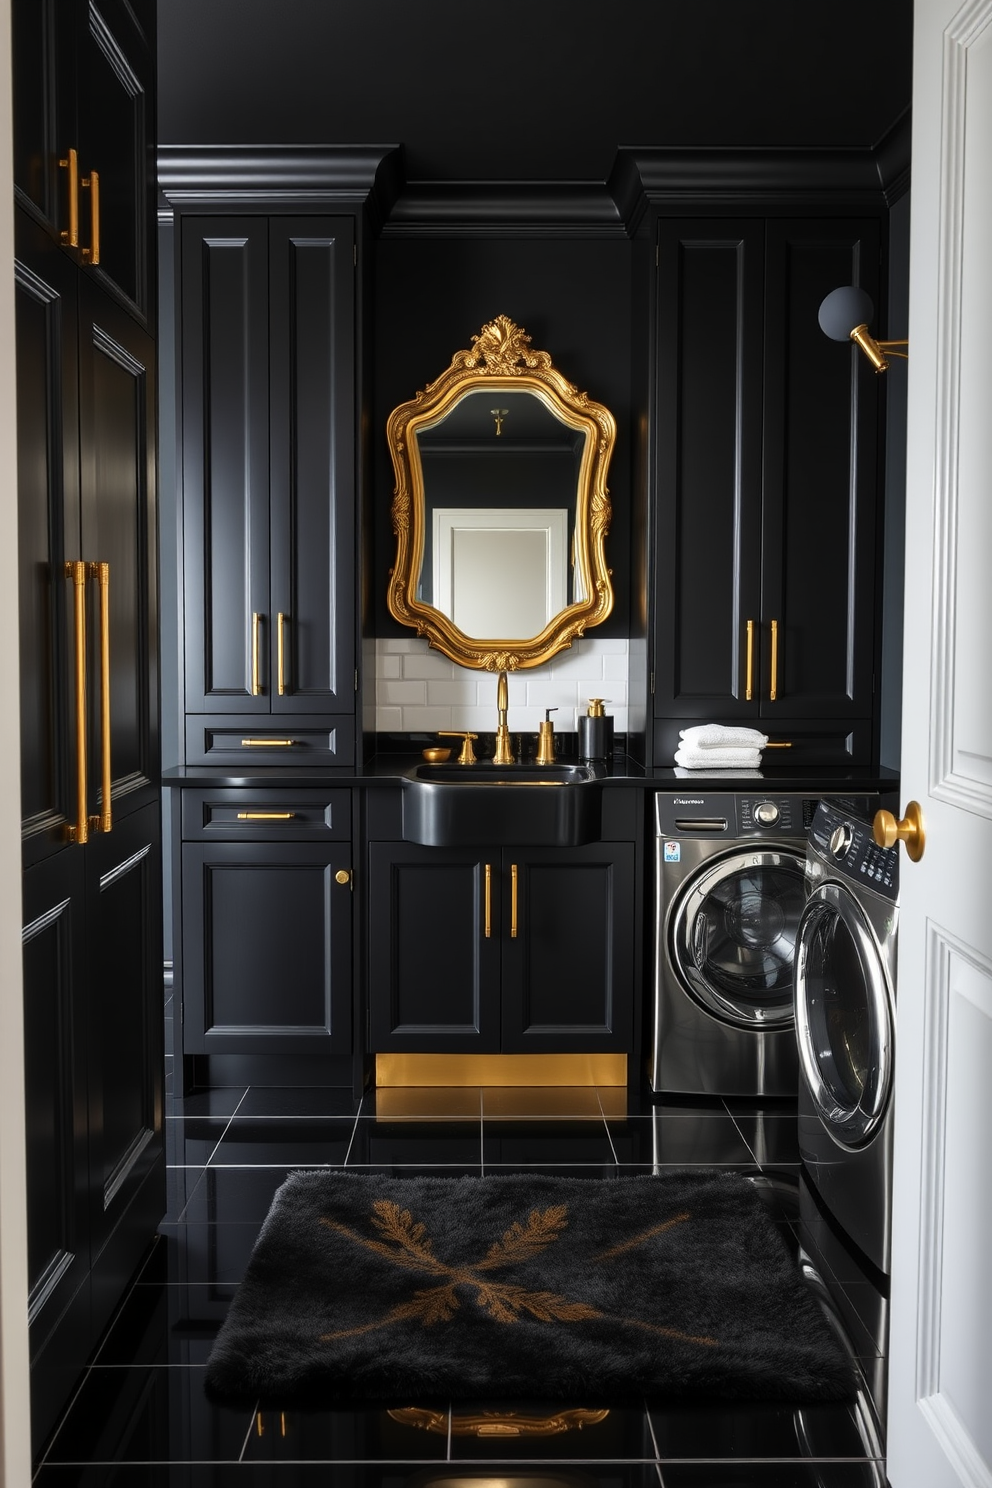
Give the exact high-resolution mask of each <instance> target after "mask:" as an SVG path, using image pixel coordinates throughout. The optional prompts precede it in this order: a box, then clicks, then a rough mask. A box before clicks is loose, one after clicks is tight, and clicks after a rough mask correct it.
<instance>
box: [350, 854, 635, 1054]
mask: <svg viewBox="0 0 992 1488" xmlns="http://www.w3.org/2000/svg"><path fill="white" fill-rule="evenodd" d="M369 872H370V883H369V897H370V903H371V904H372V905H373V906H374V907H375V915H376V922H375V926H374V928H373V931H372V934H371V936H370V948H369V978H370V992H369V1004H370V1028H371V1048H372V1050H373V1051H374V1052H377V1053H386V1052H390V1051H395V1052H401V1051H403V1052H411V1053H412V1052H417V1053H442V1052H446V1051H447V1052H450V1053H471V1052H478V1053H495V1052H501V1053H505V1054H509V1053H512V1054H519V1053H542V1054H543V1053H569V1052H575V1053H588V1052H597V1053H624V1054H626V1053H628V1052H630V1049H631V1039H632V1028H633V1017H634V1004H635V997H634V991H633V987H634V964H633V963H634V847H633V845H632V844H630V843H619V842H604V843H595V844H592V845H588V846H584V847H570V848H554V847H548V848H540V847H520V848H514V847H512V846H494V847H491V848H488V849H485V848H483V849H479V850H475V849H460V850H459V849H449V848H430V847H420V846H417V845H415V844H411V843H393V842H374V843H373V844H372V845H371V849H370V867H369Z"/></svg>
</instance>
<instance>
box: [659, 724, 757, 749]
mask: <svg viewBox="0 0 992 1488" xmlns="http://www.w3.org/2000/svg"><path fill="white" fill-rule="evenodd" d="M679 738H680V739H681V740H682V741H683V743H684V744H686V745H688V746H689V748H691V749H764V747H765V745H766V744H767V743H768V735H767V734H762V733H759V732H758V730H757V729H753V728H735V727H732V726H731V725H729V724H722V723H701V724H699V725H698V726H697V727H696V728H687V729H683V730H682V732H681V733H680V734H679Z"/></svg>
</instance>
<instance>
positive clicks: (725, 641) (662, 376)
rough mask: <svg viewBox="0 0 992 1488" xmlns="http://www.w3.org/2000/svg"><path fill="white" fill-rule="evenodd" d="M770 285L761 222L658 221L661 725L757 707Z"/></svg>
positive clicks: (747, 713)
mask: <svg viewBox="0 0 992 1488" xmlns="http://www.w3.org/2000/svg"><path fill="white" fill-rule="evenodd" d="M763 281H764V224H763V223H761V222H755V221H720V220H715V221H707V220H702V221H698V222H692V221H690V222H664V223H662V224H661V227H660V229H659V239H658V286H659V289H658V383H657V454H656V459H657V466H656V481H655V484H656V492H657V496H656V503H657V505H656V520H655V530H656V545H655V595H656V599H655V604H656V627H657V630H656V636H657V639H656V646H655V712H656V713H657V714H658V715H659V716H662V717H669V716H674V717H690V718H695V719H696V720H697V721H702V720H704V719H707V718H714V719H719V720H720V721H721V722H727V723H729V722H733V721H734V720H737V719H740V720H746V719H748V718H749V717H751V715H753V714H756V712H757V702H756V699H757V692H756V690H755V689H756V683H757V679H756V676H755V666H756V641H755V633H756V629H757V627H758V626H759V624H760V619H761V613H760V605H761V409H762V399H761V375H762V353H763V338H764V328H763V293H764V282H763ZM749 635H750V636H751V638H752V652H751V669H750V679H749V670H748V637H749ZM749 680H750V686H749ZM749 693H750V696H749Z"/></svg>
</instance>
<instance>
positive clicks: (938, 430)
mask: <svg viewBox="0 0 992 1488" xmlns="http://www.w3.org/2000/svg"><path fill="white" fill-rule="evenodd" d="M914 48H915V64H914V67H915V77H914V91H913V167H912V169H913V176H912V208H911V210H912V235H911V266H910V323H909V365H908V375H909V429H910V433H909V445H908V490H907V537H906V624H905V681H904V685H905V697H904V706H903V736H902V742H903V755H902V790H903V798H904V804H905V802H906V801H907V800H909V799H910V798H915V799H916V800H917V801H919V802H920V804H921V806H922V808H923V814H924V817H925V823H926V831H927V842H926V850H925V853H924V855H923V858H922V859H921V861H920V862H919V863H916V864H913V863H911V862H909V861H906V860H904V862H903V865H902V875H901V885H902V911H901V916H900V932H899V933H900V943H899V987H898V1009H897V1019H898V1022H897V1028H898V1032H897V1040H896V1158H895V1192H894V1206H895V1207H894V1224H893V1253H892V1336H891V1340H890V1360H891V1363H890V1390H889V1461H888V1473H889V1480H890V1482H891V1484H892V1488H958V1485H962V1484H964V1485H968V1488H979V1485H981V1488H992V1408H990V1402H992V1384H990V1382H992V1263H990V1250H992V0H965V3H963V4H962V3H961V0H916V11H915V43H914ZM893 334H900V332H899V331H894V332H893ZM887 375H888V376H890V377H891V376H892V375H893V374H892V372H889V373H888V374H887Z"/></svg>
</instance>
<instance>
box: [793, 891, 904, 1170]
mask: <svg viewBox="0 0 992 1488" xmlns="http://www.w3.org/2000/svg"><path fill="white" fill-rule="evenodd" d="M796 1038H797V1041H798V1045H799V1063H800V1068H801V1070H802V1078H803V1079H804V1080H805V1082H806V1086H807V1088H808V1090H809V1092H810V1095H811V1096H812V1098H813V1101H814V1104H815V1106H816V1109H817V1112H818V1113H819V1116H820V1119H821V1120H822V1121H823V1123H824V1125H825V1126H826V1127H827V1129H828V1131H829V1132H830V1134H831V1135H832V1136H833V1137H834V1138H835V1139H836V1140H837V1141H838V1142H840V1143H842V1144H843V1145H844V1146H846V1147H860V1146H863V1145H864V1143H866V1142H868V1141H870V1139H871V1137H872V1135H873V1133H874V1132H875V1130H876V1128H877V1127H878V1125H879V1123H880V1122H881V1120H882V1118H883V1116H884V1115H885V1111H886V1107H887V1105H888V1101H889V1096H890V1093H891V1086H892V1055H893V1047H892V1045H893V1017H892V993H891V989H890V987H889V982H888V977H887V976H886V972H885V967H884V964H883V962H882V957H881V953H880V951H879V947H878V944H877V942H876V940H875V937H874V935H873V934H872V931H871V928H870V926H869V924H868V920H867V918H866V916H865V914H864V912H863V910H862V909H861V907H860V906H859V904H858V902H857V900H856V899H855V898H854V897H853V896H852V895H851V894H850V893H848V891H847V890H846V889H845V888H844V887H843V886H842V885H840V884H835V883H824V884H820V885H819V886H818V887H817V888H816V889H814V890H813V892H812V893H811V894H810V896H809V899H808V901H807V904H806V908H805V910H804V911H803V917H802V922H801V924H800V926H799V939H798V944H797V946H796Z"/></svg>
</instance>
